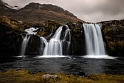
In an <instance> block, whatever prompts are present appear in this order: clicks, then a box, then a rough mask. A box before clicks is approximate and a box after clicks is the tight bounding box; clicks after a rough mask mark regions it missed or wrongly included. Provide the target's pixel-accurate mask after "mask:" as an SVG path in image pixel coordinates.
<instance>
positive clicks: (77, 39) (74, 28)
mask: <svg viewBox="0 0 124 83" xmlns="http://www.w3.org/2000/svg"><path fill="white" fill-rule="evenodd" d="M68 26H69V28H70V29H71V32H72V33H71V36H72V42H71V49H72V55H85V54H86V46H85V36H84V31H83V27H82V22H77V23H71V22H70V23H68Z"/></svg>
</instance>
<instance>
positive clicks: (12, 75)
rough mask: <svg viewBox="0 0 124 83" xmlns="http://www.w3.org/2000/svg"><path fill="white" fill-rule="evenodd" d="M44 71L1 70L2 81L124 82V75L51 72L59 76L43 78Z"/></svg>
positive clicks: (35, 82) (60, 82) (51, 82)
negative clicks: (84, 74) (76, 74)
mask: <svg viewBox="0 0 124 83" xmlns="http://www.w3.org/2000/svg"><path fill="white" fill-rule="evenodd" d="M43 75H46V74H45V73H43V72H38V73H36V74H32V73H30V72H28V71H27V70H8V71H6V72H0V83H124V75H106V74H99V75H90V76H88V77H82V76H74V75H72V74H70V75H66V74H62V73H58V74H49V75H57V77H55V78H54V77H49V78H43Z"/></svg>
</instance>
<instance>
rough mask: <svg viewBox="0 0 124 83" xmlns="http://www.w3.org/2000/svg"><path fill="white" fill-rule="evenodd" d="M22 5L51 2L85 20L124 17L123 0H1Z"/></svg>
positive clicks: (96, 20) (93, 20) (92, 20)
mask: <svg viewBox="0 0 124 83" xmlns="http://www.w3.org/2000/svg"><path fill="white" fill-rule="evenodd" d="M3 1H4V2H6V3H8V4H9V5H12V6H14V5H17V6H21V7H24V6H25V5H27V4H28V3H30V2H38V3H41V4H53V5H57V6H60V7H62V8H64V9H65V10H68V11H69V12H71V13H73V14H74V15H75V16H77V17H78V18H80V19H82V20H84V21H86V22H99V21H106V20H118V19H119V20H120V19H124V0H3Z"/></svg>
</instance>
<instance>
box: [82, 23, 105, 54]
mask: <svg viewBox="0 0 124 83" xmlns="http://www.w3.org/2000/svg"><path fill="white" fill-rule="evenodd" d="M83 27H84V33H85V40H86V47H87V54H88V55H105V48H104V42H103V38H102V34H101V25H99V24H83Z"/></svg>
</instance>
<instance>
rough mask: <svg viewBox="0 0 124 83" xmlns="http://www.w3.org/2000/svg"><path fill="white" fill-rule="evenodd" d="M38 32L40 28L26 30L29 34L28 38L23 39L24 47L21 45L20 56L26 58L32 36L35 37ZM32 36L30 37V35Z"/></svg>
mask: <svg viewBox="0 0 124 83" xmlns="http://www.w3.org/2000/svg"><path fill="white" fill-rule="evenodd" d="M36 30H38V28H36V29H35V28H33V27H31V28H29V29H25V31H26V32H27V34H26V36H25V37H23V36H22V38H23V41H22V45H21V52H20V56H24V55H25V51H26V47H27V44H28V42H29V39H30V36H31V35H32V34H33V35H36V34H37V32H35V31H36ZM29 34H30V35H29Z"/></svg>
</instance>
